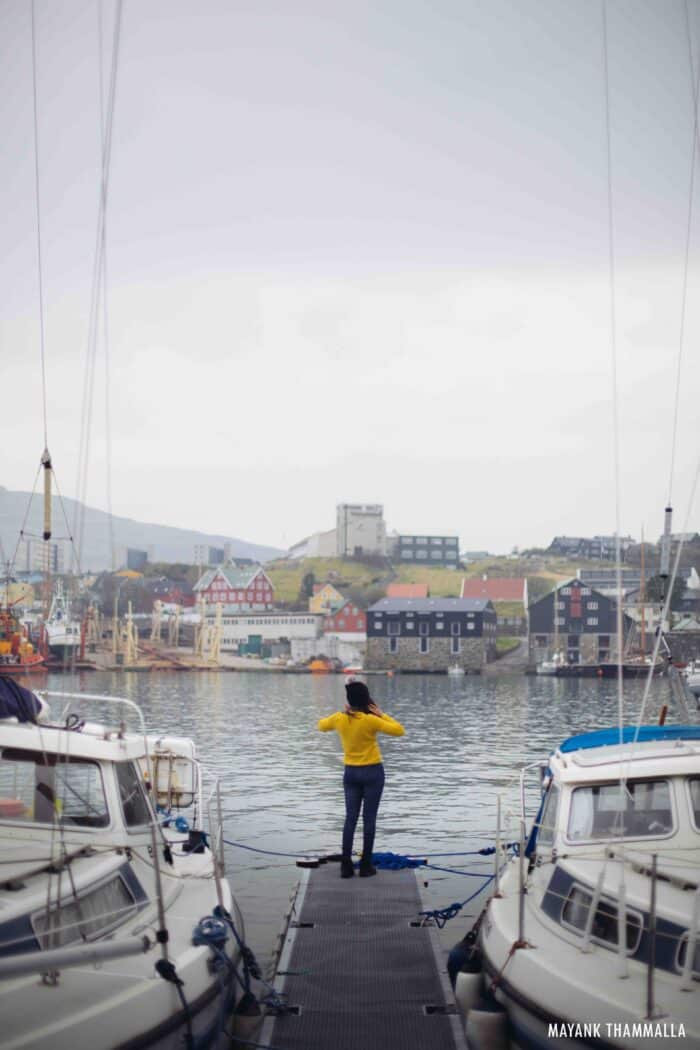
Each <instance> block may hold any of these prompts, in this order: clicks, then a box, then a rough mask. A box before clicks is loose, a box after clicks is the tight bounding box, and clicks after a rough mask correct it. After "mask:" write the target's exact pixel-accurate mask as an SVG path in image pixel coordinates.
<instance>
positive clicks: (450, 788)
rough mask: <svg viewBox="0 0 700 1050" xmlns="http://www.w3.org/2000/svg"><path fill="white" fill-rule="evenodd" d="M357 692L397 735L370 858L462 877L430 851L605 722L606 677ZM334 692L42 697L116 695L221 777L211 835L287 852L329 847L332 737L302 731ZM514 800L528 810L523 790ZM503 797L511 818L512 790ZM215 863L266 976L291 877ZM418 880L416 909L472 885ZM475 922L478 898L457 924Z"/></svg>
mask: <svg viewBox="0 0 700 1050" xmlns="http://www.w3.org/2000/svg"><path fill="white" fill-rule="evenodd" d="M368 683H369V686H370V690H371V691H372V693H373V695H374V696H375V697H376V699H377V701H378V703H379V704H380V705H381V706H382V707H383V708H385V709H386V711H387V712H388V713H389V714H391V715H393V716H394V717H395V718H397V719H398V720H399V721H400V722H402V723H403V725H404V727H405V729H406V736H405V737H402V738H399V739H392V738H390V737H382V738H381V747H382V751H383V755H384V763H385V767H386V773H387V781H386V788H385V792H384V797H383V799H382V803H381V807H380V810H379V820H378V829H377V841H376V846H375V848H376V849H377V850H393V851H394V852H398V853H409V852H410V853H418V854H424V855H425V856H426V857H431V858H433V859H434V862H435V863H436V864H442V865H445V866H453V867H460V868H464V867H467V868H468V869H469V870H470V871H480V870H485V871H486V873H488V872H489V871H490V870H491V869H490V864H489V862H487V861H484V860H481V861H480V862H475V860H474V859H473V858H452V859H448V858H444V859H438V858H436V856H435V855H436V854H441V853H451V852H458V851H463V850H473V849H478V848H479V847H481V846H483V845H489V844H491V843H492V842H493V836H494V829H495V823H496V820H495V813H496V810H495V805H496V795H497V793H498V792H499V791H502V790H503V788H504V787H505V786H506V785H507V784H508V783H509V782H511V781H512V778H513V777H514V775H517V773H518V771H519V769H520V767H521V766H523V765H525V764H526V763H528V762H535V761H538V760H540V759H543V758H546V756H547V754H548V753H549V752H550V751H551V750H552V748H553V747H554V746H556V745H557V744H558V743H559V742H561V740H563V739H564V738H566V737H567V736H570V735H572V734H574V733H577V732H584V731H587V730H590V729H595V728H599V727H602V726H607V725H610V724H617V694H616V689H617V683H616V682H615V681H598V680H596V679H586V680H581V681H575V680H573V679H557V678H525V677H519V676H503V677H492V678H491V677H488V678H486V677H485V678H479V677H467V678H463V679H453V678H449V677H447V676H445V677H443V676H433V675H431V676H398V677H395V678H385V677H370V678H369V679H368ZM343 686H344V682H343V679H342V677H340V676H336V675H334V676H320V677H314V676H310V675H284V674H264V673H252V672H241V673H235V674H220V673H212V674H207V673H197V674H161V675H158V674H147V675H146V674H125V673H117V674H113V673H105V674H95V673H92V674H89V675H84V676H76V678H73V679H69V678H68V677H66V676H54V677H53V678H52V679H51V680H50V685H49V688H51V689H56V690H65V691H68V690H71V689H74V690H76V691H83V692H90V693H109V694H112V695H117V696H125V697H128V698H129V699H132V700H135V701H137V702H138V703H139V704H140V705H141V706H142V708H143V710H144V714H145V717H146V722H147V725H148V728H149V732H163V733H173V734H176V735H184V736H190V737H193V738H194V739H195V740H196V742H197V747H198V751H199V755H200V758H201V760H202V762H203V764H204V765H205V766H206V767H207V768H208V769H209V770H210V771H211V772H212V773H214V774H215V775H217V776H219V777H220V778H221V781H222V791H223V794H224V807H225V813H226V834H227V838H229V839H231V840H234V841H237V842H241V843H246V844H248V845H253V846H257V847H259V848H261V849H266V850H274V851H279V852H289V853H292V854H295V855H297V854H300V853H304V852H306V851H315V850H318V851H319V852H324V853H327V852H337V851H338V850H339V847H340V832H341V828H342V822H343V815H344V811H343V795H342V761H341V751H340V743H339V740H338V737H337V735H336V734H335V733H332V734H331V733H328V734H325V733H324V734H321V733H318V732H317V730H316V722H317V720H318V719H319V718H321V717H322V716H325V715H328V714H330V713H331V712H333V711H335V710H338V709H339V708H342V705H343V703H344V695H345V694H344V688H343ZM652 688H653V693H652V697H651V701H650V706H651V712H650V716H651V717H650V718H648V719H646V720H654V721H655V720H656V717H657V714H658V710H659V706H660V704H661V703H663V702H666V701H668V700H669V688H668V683H667V682H666V681H665V680H663V679H661V680H657V681H655V682H654V684H653V687H652ZM642 689H643V683H641V682H634V681H633V682H629V683H627V682H626V683H625V696H626V706H627V710H628V712H629V714H628V719H627V720H628V721H636V718H637V712H638V709H639V707H638V705H639V700H640V698H641V695H642ZM529 797H530V800H531V801H532V803H533V804H534V802H535V800H536V788H535V784H534V781H533V785H532V789H531V792H530V796H529ZM508 798H509V799H510V801H511V803H512V807H513V810H515V807H516V803H517V791H516V790H514V787H511V788H510V790H509V793H508ZM530 808H531V810H532V809H533V806H532V805H531V807H530ZM359 844H360V835H359V829H358V835H357V837H356V845H358V846H359ZM226 859H227V874H228V876H229V879H230V881H231V884H232V887H233V891H234V893H235V895H236V897H237V899H238V902H239V904H240V906H241V910H242V911H243V914H244V916H245V920H246V933H247V938H248V941H249V943H250V945H251V947H252V948H253V950H254V951H255V952H256V954H257V955H258V958H259V959H260V961H261V962H263V963H264V964H268V963H269V962H270V960H271V957H272V952H273V947H274V943H275V939H276V936H277V934H278V932H279V930H280V927H281V925H282V921H283V917H284V914H285V913H286V911H287V906H288V901H289V897H290V894H291V893H292V891H293V889H294V887H295V885H296V883H297V881H298V875H299V872H298V869H297V868H296V867H295V865H294V860H293V859H292V858H289V859H288V858H284V857H274V856H268V855H266V854H261V853H255V852H250V851H248V850H244V849H241V848H240V847H237V846H229V847H227V858H226ZM426 882H427V886H426V887H425V895H426V900H427V902H428V906H429V907H444V906H445V905H447V904H450V903H451V902H453V901H458V900H464V899H465V898H466V897H467V896H469V894H470V893H471V892H472V891H473V890H474V889H476V888H477V887H478V886H479V884H480V880H479V879H474V878H471V877H468V876H464V875H453V874H450V873H446V872H437V871H430V872H429V873H428V872H426ZM369 886H371V883H368V887H369ZM477 912H478V901H476V902H474V904H473V905H472V906H471V907H468V908H466V909H465V911H464V912H463V915H464V916H467V917H468V916H470V915H475V914H476V913H477ZM468 921H469V920H468V918H464V919H461V918H458V919H455V920H454V921H453V922H452V923H451V924H449V927H448V928H447V929H446V931H445V932H444V934H443V943H444V944H445V945H451V944H453V943H454V942H455V941H456V940H458V939H459V937H461V936H462V935H463V933H464V932H465V930H466V928H467V924H468Z"/></svg>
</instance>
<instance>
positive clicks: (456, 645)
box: [450, 637, 462, 656]
mask: <svg viewBox="0 0 700 1050" xmlns="http://www.w3.org/2000/svg"><path fill="white" fill-rule="evenodd" d="M461 649H462V640H461V638H458V637H457V638H455V637H452V638H450V652H451V653H452V654H453V656H456V655H457V653H459V652H461Z"/></svg>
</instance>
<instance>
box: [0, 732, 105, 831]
mask: <svg viewBox="0 0 700 1050" xmlns="http://www.w3.org/2000/svg"><path fill="white" fill-rule="evenodd" d="M55 819H56V820H58V822H59V823H60V824H62V825H64V826H65V827H79V828H106V827H107V826H108V825H109V810H108V807H107V799H106V797H105V790H104V784H103V783H102V773H101V771H100V767H99V765H98V764H97V762H91V761H88V760H87V759H82V758H69V757H66V756H64V755H52V754H48V755H47V754H44V753H42V752H40V751H25V750H20V749H19V748H3V749H2V751H0V821H17V822H20V823H23V824H53V822H54V820H55Z"/></svg>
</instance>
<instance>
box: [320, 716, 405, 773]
mask: <svg viewBox="0 0 700 1050" xmlns="http://www.w3.org/2000/svg"><path fill="white" fill-rule="evenodd" d="M318 728H319V729H320V730H321V732H322V733H329V732H330V731H331V730H332V729H335V730H336V732H337V733H338V736H339V737H340V739H341V742H342V744H343V753H344V755H345V765H346V766H373V765H376V763H377V762H381V760H382V753H381V751H380V750H379V744H378V743H377V733H387V734H388V736H403V735H404V728H403V726H402V725H401V723H400V722H397V721H396V720H395V719H394V718H391V717H390V716H389V715H383V716H382V717H381V718H379V717H378V716H377V715H366V714H365V713H364V711H358V712H356V713H355V714H352V715H346V714H345V712H344V711H336V713H335V714H334V715H330V716H329V717H328V718H322V719H321V720H320V721H319V723H318Z"/></svg>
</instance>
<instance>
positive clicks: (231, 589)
mask: <svg viewBox="0 0 700 1050" xmlns="http://www.w3.org/2000/svg"><path fill="white" fill-rule="evenodd" d="M193 590H194V593H195V594H196V595H197V596H198V597H201V598H203V599H204V603H205V605H206V606H214V605H217V604H220V605H222V606H223V608H224V612H225V613H236V612H238V613H244V612H265V611H267V610H269V609H272V608H273V601H274V593H275V589H274V587H273V585H272V581H271V580H270V577H269V576H268V575H267V573H266V572H265V570H264V569H263V568H262V566H261V565H255V564H253V565H250V566H243V567H239V566H237V565H219V566H217V567H216V568H214V569H208V570H207V572H205V573H204V575H203V576H200V578H199V579H198V580H197V582H196V583H195V585H194V587H193Z"/></svg>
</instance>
